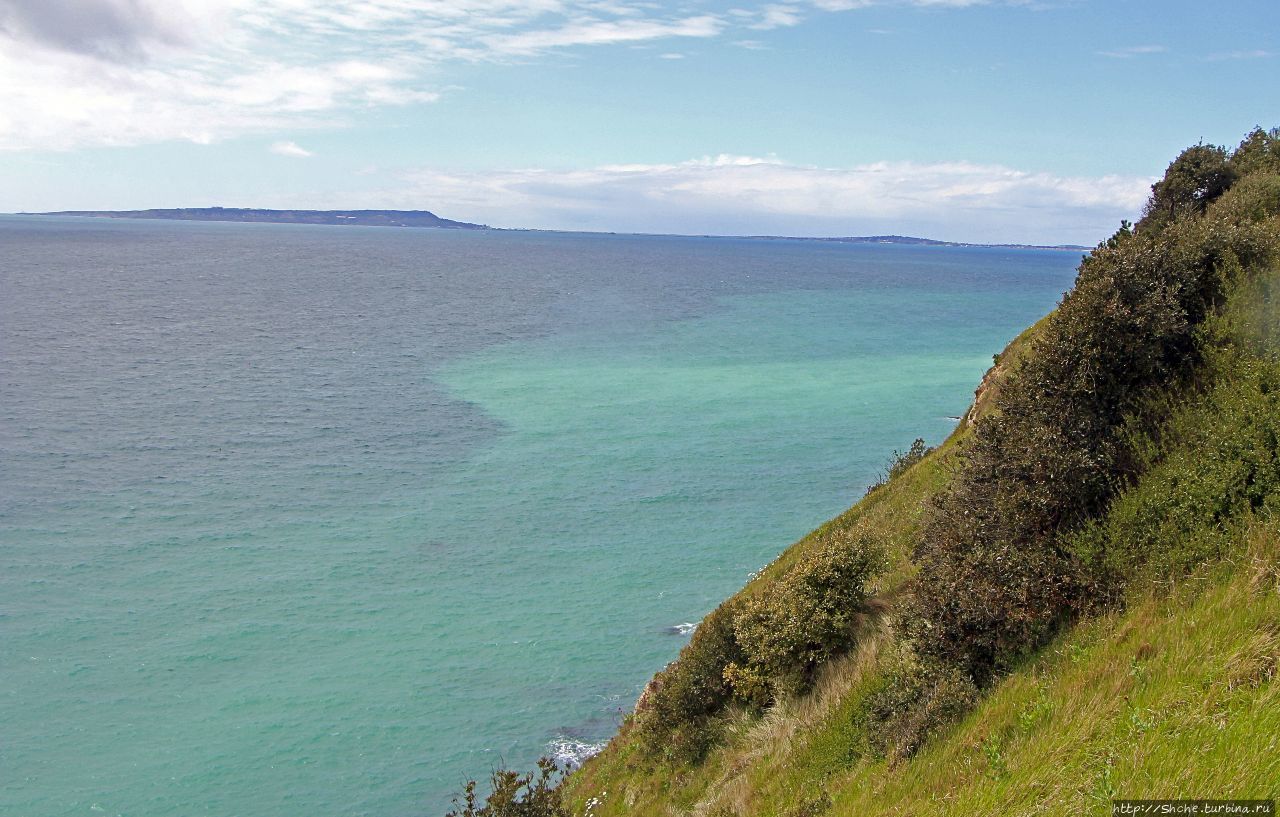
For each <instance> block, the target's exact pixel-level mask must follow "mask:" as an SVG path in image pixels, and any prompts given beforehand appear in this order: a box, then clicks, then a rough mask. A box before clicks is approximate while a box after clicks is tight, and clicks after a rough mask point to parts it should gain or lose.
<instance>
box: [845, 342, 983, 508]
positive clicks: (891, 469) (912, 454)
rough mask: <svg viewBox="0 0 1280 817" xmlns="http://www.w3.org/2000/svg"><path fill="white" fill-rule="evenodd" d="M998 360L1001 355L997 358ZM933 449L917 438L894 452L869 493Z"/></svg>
mask: <svg viewBox="0 0 1280 817" xmlns="http://www.w3.org/2000/svg"><path fill="white" fill-rule="evenodd" d="M996 357H997V358H998V357H999V355H997V356H996ZM931 451H933V449H932V448H931V447H929V446H927V445H925V442H924V440H923V439H922V438H920V437H916V439H915V441H914V442H912V443H911V447H910V448H908V449H907V450H906V451H897V450H895V451H894V452H893V455H892V456H890V457H889V462H888V463H886V464H885V467H884V471H883V472H882V473H881V474H880V478H879V479H877V480H876V481H875V483H874V484H872V485H871V487H869V488H867V493H868V494H869V493H871V492H872V491H874V490H875V489H877V488H879V487H880V486H882V485H886V484H888V483H889V481H890V480H894V479H897V478H898V477H899V476H901V475H903V474H905V473H906V472H907V471H909V470H910V469H911V466H913V465H915V464H916V463H918V462H920V461H921V460H923V459H924V458H925V457H927V456H929V453H930V452H931Z"/></svg>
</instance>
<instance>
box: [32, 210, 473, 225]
mask: <svg viewBox="0 0 1280 817" xmlns="http://www.w3.org/2000/svg"><path fill="white" fill-rule="evenodd" d="M18 215H22V216H83V217H89V218H149V219H160V220H164V221H236V222H254V223H260V224H334V225H351V224H355V225H360V226H365V227H434V228H437V229H449V230H488V229H489V227H487V226H485V225H484V224H471V223H469V222H466V221H452V220H450V219H447V218H440V217H439V216H437V215H436V214H435V213H432V212H428V211H427V210H264V209H256V208H246V207H177V208H171V209H153V210H58V211H56V212H51V213H18Z"/></svg>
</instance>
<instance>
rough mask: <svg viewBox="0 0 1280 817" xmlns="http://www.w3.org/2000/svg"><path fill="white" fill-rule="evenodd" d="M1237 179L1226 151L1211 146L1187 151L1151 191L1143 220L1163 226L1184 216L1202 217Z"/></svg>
mask: <svg viewBox="0 0 1280 817" xmlns="http://www.w3.org/2000/svg"><path fill="white" fill-rule="evenodd" d="M1235 179H1236V169H1235V167H1233V166H1232V164H1231V163H1230V162H1229V161H1228V159H1227V151H1226V150H1225V149H1223V148H1220V147H1217V146H1214V145H1196V146H1195V147H1190V148H1187V149H1186V150H1184V151H1182V153H1181V154H1179V156H1178V158H1176V159H1174V160H1173V163H1172V164H1170V165H1169V168H1168V170H1166V171H1165V174H1164V178H1163V179H1161V180H1160V181H1158V182H1156V183H1155V184H1154V185H1152V187H1151V199H1150V201H1148V202H1147V209H1146V213H1145V216H1144V220H1145V221H1147V222H1148V223H1150V224H1153V225H1155V226H1162V225H1163V224H1166V223H1168V222H1169V221H1171V220H1172V219H1174V218H1176V217H1177V216H1179V215H1183V214H1193V213H1203V212H1204V209H1205V208H1206V207H1207V206H1208V205H1209V203H1210V202H1211V201H1213V200H1214V199H1216V198H1217V197H1218V196H1220V195H1222V194H1223V193H1225V192H1226V190H1227V188H1229V187H1231V183H1232V182H1234V181H1235Z"/></svg>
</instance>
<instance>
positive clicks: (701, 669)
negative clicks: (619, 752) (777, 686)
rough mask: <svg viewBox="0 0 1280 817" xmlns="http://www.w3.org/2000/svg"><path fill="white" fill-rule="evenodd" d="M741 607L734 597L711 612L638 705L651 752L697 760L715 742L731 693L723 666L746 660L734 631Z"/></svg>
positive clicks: (640, 725) (639, 722) (638, 716)
mask: <svg viewBox="0 0 1280 817" xmlns="http://www.w3.org/2000/svg"><path fill="white" fill-rule="evenodd" d="M737 606H738V603H737V601H736V600H734V599H730V600H729V601H728V602H725V603H724V604H722V605H720V606H719V607H717V608H716V609H715V610H714V611H712V612H711V613H710V614H709V615H707V617H706V618H705V619H703V620H702V623H701V624H699V625H698V628H697V629H696V630H694V631H693V636H692V637H691V638H690V639H689V643H688V644H686V645H685V647H684V649H683V650H681V651H680V656H679V658H677V659H676V660H675V661H674V662H672V663H671V664H670V665H668V666H667V668H666V669H664V670H663V671H662V672H660V673H658V674H657V675H655V676H654V678H653V680H652V681H651V682H650V684H649V688H648V689H647V690H646V691H645V694H644V695H642V696H641V698H640V701H639V703H637V704H636V722H637V728H638V729H639V731H640V733H641V735H642V736H643V739H644V741H645V743H646V744H647V746H648V748H649V750H650V751H651V752H653V753H658V754H662V755H665V756H667V757H668V758H669V759H671V760H673V761H679V762H693V761H696V760H698V759H699V758H701V757H702V755H703V753H705V751H706V750H707V748H708V747H709V746H710V745H711V743H712V742H713V741H714V740H715V737H716V721H715V715H716V714H717V713H718V712H719V711H720V710H721V709H722V708H723V707H724V705H725V704H726V703H727V702H728V701H729V699H730V697H731V692H732V690H731V687H730V685H729V681H727V680H726V679H725V667H727V666H729V665H732V664H735V663H737V662H742V661H744V660H745V658H744V655H743V652H742V648H741V647H740V646H739V645H738V642H737V638H736V637H735V635H734V628H733V619H734V615H735V612H736V609H737Z"/></svg>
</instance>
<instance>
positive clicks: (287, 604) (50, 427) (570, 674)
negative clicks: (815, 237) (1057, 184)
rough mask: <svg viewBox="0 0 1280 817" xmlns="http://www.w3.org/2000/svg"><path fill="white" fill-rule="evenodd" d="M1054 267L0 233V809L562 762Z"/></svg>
mask: <svg viewBox="0 0 1280 817" xmlns="http://www.w3.org/2000/svg"><path fill="white" fill-rule="evenodd" d="M1078 261H1079V253H1073V252H1050V251H1004V250H986V249H947V248H930V247H905V246H840V245H834V244H821V243H813V242H796V241H774V242H765V241H748V240H732V239H708V238H665V237H631V236H606V235H563V234H539V233H501V232H487V233H471V232H449V231H431V230H393V229H384V228H331V227H308V226H292V225H247V224H198V223H164V222H145V221H103V220H89V219H84V220H81V219H41V218H29V217H0V814H4V815H12V816H13V817H60V816H61V815H85V816H86V817H92V816H93V815H97V814H106V815H126V816H127V817H173V816H174V815H196V814H208V815H217V817H293V816H294V815H307V817H328V815H373V816H375V817H409V815H438V814H441V813H443V811H444V810H445V808H446V806H447V804H448V801H449V798H450V795H451V794H452V793H454V792H457V791H458V790H460V789H461V787H462V784H463V783H464V782H465V780H466V779H467V778H468V777H481V776H485V775H487V773H488V772H489V770H490V769H492V768H494V767H496V766H499V765H514V766H521V767H523V766H527V765H529V764H531V762H532V761H533V760H534V759H535V758H536V757H537V756H539V755H540V754H544V753H548V752H558V753H560V754H561V755H562V756H568V755H570V754H573V753H575V752H582V751H585V750H587V748H588V747H589V746H591V745H594V744H597V743H599V742H600V741H603V740H605V739H607V738H608V736H609V735H610V734H611V733H612V731H613V730H614V729H615V728H616V725H617V724H618V722H619V721H620V719H621V716H622V713H623V712H625V711H628V710H629V708H630V706H631V704H632V703H633V702H634V700H635V697H636V695H637V694H638V693H639V691H640V688H641V687H642V686H643V684H644V682H645V681H646V680H647V679H648V678H649V676H650V675H651V674H652V673H653V672H654V671H655V670H657V669H659V668H660V667H661V666H662V665H663V664H664V663H665V662H667V661H669V660H670V659H671V658H672V657H674V656H675V654H676V652H677V651H678V650H679V648H680V646H681V645H682V644H683V643H684V641H685V639H686V638H687V635H685V634H684V633H682V632H681V630H686V629H687V628H681V627H679V625H682V624H687V623H692V622H696V621H697V620H698V619H699V618H700V617H702V616H703V615H704V614H705V613H706V612H707V611H708V610H709V609H710V608H712V607H714V606H715V604H716V603H717V602H718V601H720V600H721V599H722V598H724V597H725V596H727V595H728V594H730V593H732V592H733V591H734V590H736V589H737V588H738V587H740V586H741V585H742V584H743V582H744V581H745V579H746V577H747V574H748V573H750V572H751V571H753V570H755V569H757V568H759V567H760V566H761V565H763V564H765V563H766V562H768V561H769V560H771V559H772V558H773V557H774V556H775V555H776V554H777V553H778V552H779V551H780V550H781V549H782V548H783V547H785V546H786V545H787V544H788V543H790V542H791V541H793V540H795V539H796V538H798V537H799V536H801V535H802V534H804V533H805V532H806V531H807V530H809V529H811V528H813V527H815V526H816V525H817V524H819V523H820V522H822V521H823V520H825V519H827V518H829V517H830V516H832V515H834V514H836V513H837V512H839V511H841V510H843V509H844V508H845V507H847V506H848V505H849V504H851V503H852V502H853V501H854V500H855V499H856V498H857V497H859V496H860V495H861V493H862V491H863V490H864V489H865V487H866V486H867V484H868V483H869V482H870V481H872V480H873V478H874V476H875V474H876V472H877V471H878V470H879V469H880V468H881V467H882V466H883V464H884V462H885V460H886V458H887V457H888V456H889V454H890V452H891V451H892V450H893V449H895V448H898V449H904V448H905V447H906V446H908V445H909V444H910V442H911V440H912V439H914V438H915V437H917V436H922V437H924V438H925V439H926V440H927V441H929V442H930V443H936V442H938V441H939V440H941V439H942V438H943V437H944V436H946V435H947V434H948V433H949V432H950V430H951V429H952V427H953V422H954V421H953V420H951V419H949V417H950V416H954V415H958V414H960V413H961V412H963V411H964V409H965V408H966V407H967V405H968V403H969V400H970V398H971V396H972V390H973V388H974V386H975V385H976V383H977V381H978V379H979V378H980V377H981V375H982V373H983V371H985V369H986V368H987V367H988V366H989V365H990V363H991V355H992V353H993V352H996V351H999V350H1000V349H1001V348H1002V347H1003V345H1004V344H1005V343H1006V342H1007V341H1008V340H1009V339H1011V338H1012V337H1013V336H1014V335H1016V334H1017V333H1018V331H1020V330H1021V329H1022V328H1023V327H1024V326H1026V325H1027V324H1029V323H1031V322H1032V321H1034V320H1035V319H1037V318H1038V317H1039V316H1040V315H1042V314H1043V313H1045V312H1046V311H1047V310H1049V309H1050V308H1051V307H1052V306H1053V305H1054V303H1055V302H1056V301H1057V299H1058V298H1059V296H1060V295H1061V293H1062V292H1063V291H1064V290H1065V289H1066V288H1067V287H1068V286H1069V284H1070V281H1071V278H1072V274H1073V268H1074V266H1075V264H1076V263H1077V262H1078Z"/></svg>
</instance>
